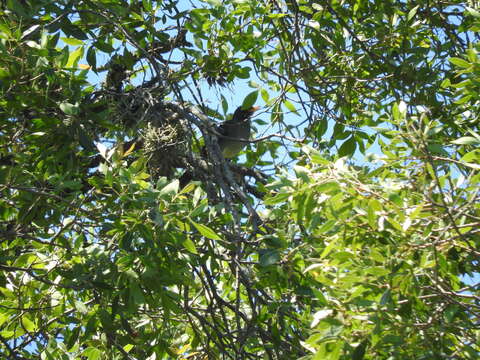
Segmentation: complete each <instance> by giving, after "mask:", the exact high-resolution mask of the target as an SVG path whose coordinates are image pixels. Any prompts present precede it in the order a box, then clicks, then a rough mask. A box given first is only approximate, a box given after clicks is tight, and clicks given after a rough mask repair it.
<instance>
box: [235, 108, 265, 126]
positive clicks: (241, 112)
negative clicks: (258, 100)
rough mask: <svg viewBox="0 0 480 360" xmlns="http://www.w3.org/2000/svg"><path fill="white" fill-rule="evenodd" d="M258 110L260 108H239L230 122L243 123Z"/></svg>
mask: <svg viewBox="0 0 480 360" xmlns="http://www.w3.org/2000/svg"><path fill="white" fill-rule="evenodd" d="M258 109H260V106H251V107H249V108H247V109H244V108H243V107H241V106H239V107H238V108H237V110H235V112H234V113H233V117H232V120H233V121H239V122H240V121H245V120H248V119H250V118H251V117H252V116H253V114H254V113H255V111H257V110H258Z"/></svg>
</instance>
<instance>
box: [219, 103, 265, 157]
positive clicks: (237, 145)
mask: <svg viewBox="0 0 480 360" xmlns="http://www.w3.org/2000/svg"><path fill="white" fill-rule="evenodd" d="M258 109H259V107H258V106H252V107H249V108H247V109H243V107H242V106H239V107H238V108H237V109H236V110H235V112H234V113H233V116H232V119H231V120H227V121H225V122H223V123H221V124H220V126H218V128H217V129H216V131H217V133H218V134H219V135H220V136H219V138H218V146H219V147H220V150H221V151H222V155H223V157H225V158H227V159H229V158H233V157H235V156H236V155H237V154H238V153H239V152H240V151H241V150H242V149H243V148H244V147H245V146H246V145H247V142H248V140H249V138H250V133H251V125H250V119H251V117H252V116H253V114H254V113H255V112H256V111H257V110H258Z"/></svg>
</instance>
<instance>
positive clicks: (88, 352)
mask: <svg viewBox="0 0 480 360" xmlns="http://www.w3.org/2000/svg"><path fill="white" fill-rule="evenodd" d="M102 354H103V351H101V350H100V349H97V348H94V347H88V348H86V349H85V350H84V351H83V353H82V355H83V356H86V357H87V359H88V360H100V359H101V358H102Z"/></svg>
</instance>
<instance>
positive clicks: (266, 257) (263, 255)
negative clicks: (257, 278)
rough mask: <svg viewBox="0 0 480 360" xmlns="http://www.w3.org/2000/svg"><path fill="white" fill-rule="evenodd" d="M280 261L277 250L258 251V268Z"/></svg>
mask: <svg viewBox="0 0 480 360" xmlns="http://www.w3.org/2000/svg"><path fill="white" fill-rule="evenodd" d="M279 260H280V254H279V252H278V250H275V249H273V250H261V251H260V266H262V267H266V266H270V265H273V264H275V263H277V262H278V261H279Z"/></svg>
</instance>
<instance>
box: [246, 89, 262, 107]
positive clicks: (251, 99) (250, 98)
mask: <svg viewBox="0 0 480 360" xmlns="http://www.w3.org/2000/svg"><path fill="white" fill-rule="evenodd" d="M257 97H258V90H255V91H252V92H251V93H250V94H248V95H247V96H246V97H245V99H244V100H243V103H242V109H245V110H246V109H250V108H251V107H252V106H253V105H255V102H256V101H257Z"/></svg>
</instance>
